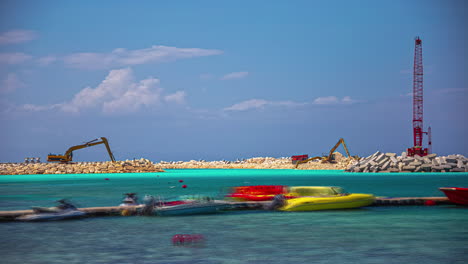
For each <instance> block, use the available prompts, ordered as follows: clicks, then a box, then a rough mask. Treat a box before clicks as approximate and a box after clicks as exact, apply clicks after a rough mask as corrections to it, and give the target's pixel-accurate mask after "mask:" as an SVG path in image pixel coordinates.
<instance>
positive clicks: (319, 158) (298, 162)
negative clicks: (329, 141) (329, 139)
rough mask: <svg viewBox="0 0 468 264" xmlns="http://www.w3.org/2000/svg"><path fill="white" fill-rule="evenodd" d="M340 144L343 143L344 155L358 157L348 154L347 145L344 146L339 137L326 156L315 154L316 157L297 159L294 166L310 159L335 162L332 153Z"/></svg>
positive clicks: (343, 143)
mask: <svg viewBox="0 0 468 264" xmlns="http://www.w3.org/2000/svg"><path fill="white" fill-rule="evenodd" d="M340 145H343V148H344V150H345V151H346V155H348V157H349V158H354V159H359V157H357V156H353V157H351V154H349V150H348V147H347V146H346V143H345V141H344V139H342V138H340V139H339V140H338V142H337V143H336V144H335V146H333V148H332V149H331V150H330V152H329V153H328V155H327V156H325V155H323V156H316V157H312V158H308V159H305V160H298V161H297V162H296V168H297V167H298V166H299V164H302V163H307V162H309V161H312V160H321V162H324V163H326V162H328V163H334V162H335V156H334V154H333V153H334V152H335V150H336V149H337V148H338V147H339V146H340Z"/></svg>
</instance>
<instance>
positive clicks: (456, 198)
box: [439, 187, 468, 205]
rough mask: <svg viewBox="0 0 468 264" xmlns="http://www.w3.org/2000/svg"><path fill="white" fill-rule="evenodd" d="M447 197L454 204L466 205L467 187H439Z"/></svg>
mask: <svg viewBox="0 0 468 264" xmlns="http://www.w3.org/2000/svg"><path fill="white" fill-rule="evenodd" d="M439 190H441V191H443V192H444V193H445V195H446V196H447V198H448V199H449V200H450V201H451V202H452V203H456V204H461V205H468V188H464V187H441V188H439Z"/></svg>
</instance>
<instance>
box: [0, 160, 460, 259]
mask: <svg viewBox="0 0 468 264" xmlns="http://www.w3.org/2000/svg"><path fill="white" fill-rule="evenodd" d="M180 181H182V182H180ZM260 184H262V185H263V184H268V185H271V184H275V185H276V184H282V185H290V186H341V187H343V188H345V189H346V190H347V191H348V192H351V193H372V194H374V195H376V196H386V197H418V196H439V197H442V196H444V194H443V193H442V192H441V191H439V189H438V188H439V187H450V186H458V187H466V186H468V173H412V174H404V173H399V174H376V173H359V174H356V173H346V172H343V171H302V170H218V169H198V170H168V171H167V172H162V173H141V174H140V173H136V174H69V175H2V176H0V210H2V211H4V210H22V209H29V208H30V207H31V206H53V205H55V204H54V201H56V200H58V199H61V198H67V199H69V200H70V201H72V202H74V203H75V204H76V205H78V206H79V207H93V206H114V205H118V204H120V202H121V200H122V198H123V194H124V193H127V192H136V193H138V195H139V196H140V197H143V195H144V194H151V195H154V196H161V197H164V198H166V199H171V198H173V199H175V198H176V197H178V196H180V195H205V196H211V197H221V196H222V195H223V194H224V193H226V191H227V190H228V187H232V186H241V185H260ZM183 185H186V188H182V186H183ZM175 234H203V236H204V237H205V242H204V243H200V244H196V245H192V246H174V245H172V243H171V238H172V236H173V235H175ZM0 238H1V242H2V243H1V246H0V257H1V259H0V263H44V264H45V263H47V264H51V263H80V264H81V263H172V264H182V263H200V264H201V263H207V264H209V263H213V264H214V263H265V264H270V263H333V264H336V263H424V264H430V263H467V254H468V207H462V206H455V205H444V206H389V207H366V208H361V209H352V210H334V211H315V212H271V211H238V212H225V213H221V214H216V215H197V216H179V217H150V216H129V217H123V216H112V217H97V218H85V219H77V220H67V221H56V222H38V223H23V222H0Z"/></svg>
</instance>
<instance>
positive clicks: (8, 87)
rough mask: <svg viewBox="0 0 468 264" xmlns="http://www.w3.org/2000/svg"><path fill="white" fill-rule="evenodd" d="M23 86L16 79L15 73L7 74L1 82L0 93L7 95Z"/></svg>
mask: <svg viewBox="0 0 468 264" xmlns="http://www.w3.org/2000/svg"><path fill="white" fill-rule="evenodd" d="M24 86H25V85H24V83H23V82H22V81H21V80H20V79H19V78H18V76H17V75H16V73H9V74H8V75H7V77H6V78H5V80H3V81H2V84H1V86H0V92H2V93H9V92H13V91H14V90H16V89H19V88H22V87H24Z"/></svg>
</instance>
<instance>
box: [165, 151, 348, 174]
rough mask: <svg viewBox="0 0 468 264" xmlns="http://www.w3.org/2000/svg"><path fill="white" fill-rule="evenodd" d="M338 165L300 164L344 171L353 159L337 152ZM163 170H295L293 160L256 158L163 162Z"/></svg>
mask: <svg viewBox="0 0 468 264" xmlns="http://www.w3.org/2000/svg"><path fill="white" fill-rule="evenodd" d="M334 154H335V159H336V163H322V162H319V161H310V162H308V163H303V164H300V165H299V166H298V167H297V169H300V170H344V169H345V168H346V167H347V165H348V164H349V163H350V162H351V160H352V159H351V158H344V157H343V155H341V153H339V152H335V153H334ZM157 165H158V166H159V167H160V168H163V169H295V168H296V165H295V164H292V162H291V158H289V157H283V158H272V157H255V158H250V159H243V160H236V161H226V160H222V161H205V160H199V161H196V160H191V161H161V162H159V163H158V164H157Z"/></svg>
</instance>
